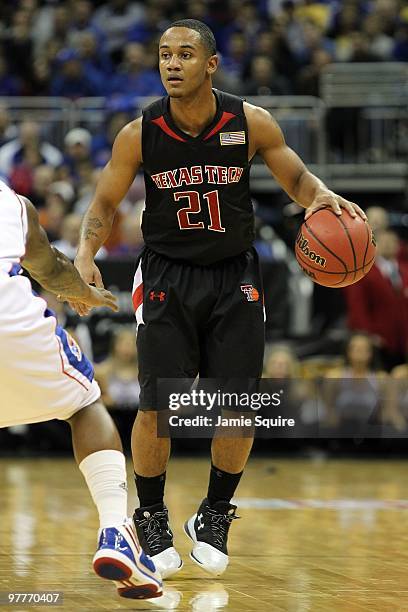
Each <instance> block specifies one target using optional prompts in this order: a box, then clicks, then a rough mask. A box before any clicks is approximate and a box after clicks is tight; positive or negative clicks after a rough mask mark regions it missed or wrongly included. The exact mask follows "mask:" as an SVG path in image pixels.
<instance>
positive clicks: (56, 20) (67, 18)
mask: <svg viewBox="0 0 408 612" xmlns="http://www.w3.org/2000/svg"><path fill="white" fill-rule="evenodd" d="M70 26H71V11H70V10H69V9H68V6H67V5H66V4H60V5H59V6H56V7H55V8H54V13H53V33H52V36H53V38H55V39H56V40H58V41H60V43H61V44H63V45H64V46H65V45H67V44H68V35H69V29H70Z"/></svg>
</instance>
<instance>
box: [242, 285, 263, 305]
mask: <svg viewBox="0 0 408 612" xmlns="http://www.w3.org/2000/svg"><path fill="white" fill-rule="evenodd" d="M241 291H242V293H245V295H246V299H247V300H248V302H257V301H258V300H259V291H258V289H255V287H254V286H253V285H241Z"/></svg>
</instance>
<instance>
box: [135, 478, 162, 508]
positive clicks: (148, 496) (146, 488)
mask: <svg viewBox="0 0 408 612" xmlns="http://www.w3.org/2000/svg"><path fill="white" fill-rule="evenodd" d="M135 483H136V490H137V496H138V498H139V502H140V507H141V508H143V507H144V506H153V505H154V504H162V503H163V497H164V485H165V484H166V472H163V474H160V475H159V476H139V474H136V472H135Z"/></svg>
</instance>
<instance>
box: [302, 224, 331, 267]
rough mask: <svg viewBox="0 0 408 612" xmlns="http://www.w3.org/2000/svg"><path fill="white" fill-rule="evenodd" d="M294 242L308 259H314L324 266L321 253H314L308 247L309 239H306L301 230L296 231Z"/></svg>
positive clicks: (324, 261)
mask: <svg viewBox="0 0 408 612" xmlns="http://www.w3.org/2000/svg"><path fill="white" fill-rule="evenodd" d="M296 244H297V245H298V247H299V249H300V250H301V251H302V253H303V254H304V255H306V257H308V258H309V259H310V261H314V262H315V263H317V264H318V265H319V266H321V267H322V268H325V267H326V259H325V258H324V257H322V256H321V255H318V253H315V252H314V251H312V250H311V249H310V248H309V241H308V240H306V238H305V237H304V236H303V234H302V232H299V233H298V235H297V238H296Z"/></svg>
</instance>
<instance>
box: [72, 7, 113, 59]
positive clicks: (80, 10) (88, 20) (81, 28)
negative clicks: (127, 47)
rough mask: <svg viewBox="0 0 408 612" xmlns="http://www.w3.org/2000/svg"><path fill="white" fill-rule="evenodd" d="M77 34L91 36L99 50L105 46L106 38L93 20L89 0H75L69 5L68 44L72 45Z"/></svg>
mask: <svg viewBox="0 0 408 612" xmlns="http://www.w3.org/2000/svg"><path fill="white" fill-rule="evenodd" d="M78 34H91V35H92V38H93V39H94V40H95V41H96V46H97V47H99V50H100V49H101V47H103V45H104V44H105V39H106V36H105V34H104V32H103V30H102V29H101V28H100V27H98V26H97V25H96V23H95V22H94V20H93V7H92V2H90V1H89V0H76V1H75V2H73V3H72V5H71V19H70V23H69V36H68V39H69V40H68V43H69V44H74V41H75V40H77V35H78ZM105 59H107V60H108V61H110V59H108V58H105Z"/></svg>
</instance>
